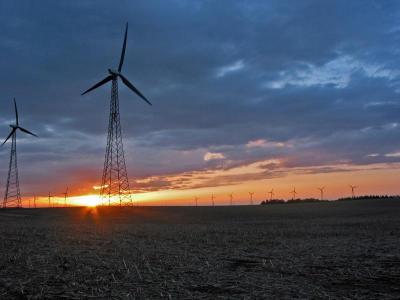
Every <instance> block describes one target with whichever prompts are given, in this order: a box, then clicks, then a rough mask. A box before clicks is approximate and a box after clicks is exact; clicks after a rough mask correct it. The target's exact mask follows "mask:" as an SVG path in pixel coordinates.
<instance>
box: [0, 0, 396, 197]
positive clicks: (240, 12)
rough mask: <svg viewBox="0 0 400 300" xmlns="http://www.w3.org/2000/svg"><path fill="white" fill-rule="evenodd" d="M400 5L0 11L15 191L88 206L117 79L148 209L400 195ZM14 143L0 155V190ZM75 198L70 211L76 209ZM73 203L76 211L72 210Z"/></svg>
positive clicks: (65, 6)
mask: <svg viewBox="0 0 400 300" xmlns="http://www.w3.org/2000/svg"><path fill="white" fill-rule="evenodd" d="M398 20H400V3H399V2H398V1H366V0H362V1H356V0H354V1H340V0H338V1H318V0H316V1H307V0H305V1H282V0H279V1H266V0H260V1H258V0H253V1H244V0H243V1H234V0H230V1H225V0H220V1H200V0H198V1H195V0H194V1H183V0H170V1H163V0H158V1H156V0H152V1H147V0H146V1H144V0H143V1H142V0H138V1H115V2H113V3H112V5H110V2H109V1H96V2H95V4H94V2H93V1H84V0H81V1H40V2H38V1H33V0H32V1H1V2H0V53H1V55H2V59H1V60H0V69H1V73H0V91H1V95H0V97H1V101H0V137H1V136H3V137H4V138H5V137H6V136H7V134H8V133H9V130H10V128H9V127H8V125H9V124H10V123H13V122H14V120H13V118H14V115H13V106H12V98H13V97H15V98H16V99H17V103H18V107H19V115H20V123H21V125H22V126H24V127H26V128H27V129H29V130H31V131H33V132H35V133H36V134H37V135H38V136H39V138H34V137H32V136H28V135H24V134H18V163H19V175H20V183H21V193H22V195H23V197H24V199H25V200H26V199H27V198H29V197H32V196H33V195H34V194H35V195H38V196H42V197H45V196H46V195H47V194H48V193H49V192H50V193H52V194H53V195H55V196H57V195H58V196H60V197H61V193H62V192H64V190H65V188H66V186H68V187H69V190H70V193H71V196H82V195H89V194H90V195H95V194H97V193H98V190H95V189H94V188H93V187H94V186H98V185H99V184H100V182H101V174H102V168H103V160H104V152H105V146H106V130H107V125H108V113H109V98H110V85H105V86H103V87H101V88H99V89H97V90H95V91H93V92H91V93H89V94H87V95H85V96H80V94H81V93H82V92H83V91H85V90H86V89H87V88H89V87H90V86H91V85H93V84H94V83H96V82H98V81H99V80H101V79H102V78H104V77H105V75H106V74H107V69H108V68H116V67H117V65H118V62H119V56H120V51H121V46H122V39H123V33H124V26H125V23H126V22H129V34H128V43H127V50H126V56H125V63H124V69H123V73H124V74H125V76H126V77H127V78H129V80H130V81H131V82H133V83H134V84H135V85H136V86H137V87H138V88H139V89H140V91H141V92H142V93H143V94H144V95H146V97H147V98H148V99H149V100H150V101H151V102H152V103H153V106H152V107H150V106H148V105H147V104H146V103H144V102H143V101H141V100H140V99H139V98H138V97H137V96H136V95H135V94H133V93H132V92H131V91H130V90H128V89H127V88H126V87H124V86H123V85H122V84H120V86H119V88H120V89H119V92H120V94H119V99H120V109H121V123H122V128H123V138H124V150H125V159H126V164H127V170H128V174H129V180H130V185H131V187H132V189H133V192H134V194H135V199H137V200H138V201H140V202H141V203H144V204H157V203H163V204H171V205H172V204H192V203H193V199H194V197H195V196H197V197H199V204H204V205H206V204H209V203H210V201H211V200H210V197H211V194H212V193H213V194H214V195H215V197H216V202H217V203H218V204H226V203H227V202H229V196H228V195H229V194H230V193H234V199H235V201H237V203H247V202H248V201H249V194H248V193H249V192H254V193H255V194H254V199H255V201H261V200H263V199H265V198H266V197H268V191H270V190H271V189H274V192H275V197H277V198H285V199H286V198H291V194H290V191H291V190H293V188H294V187H296V190H297V191H298V195H297V196H298V197H301V198H305V197H319V191H318V190H317V187H321V186H325V187H326V191H325V197H326V198H328V199H334V198H337V197H344V196H349V194H350V188H349V184H353V185H357V186H358V188H357V190H356V192H357V193H358V194H399V193H400V190H399V186H398V178H399V175H400V169H399V168H400V121H399V116H400V102H399V94H400V68H399V67H400V52H399V51H400V47H399V46H400V23H399V21H398ZM9 151H10V143H7V144H5V145H4V146H3V147H2V148H1V149H0V186H1V188H0V193H1V194H3V193H4V190H5V183H6V175H7V170H8V159H9ZM77 201H78V200H77ZM78 202H79V201H78Z"/></svg>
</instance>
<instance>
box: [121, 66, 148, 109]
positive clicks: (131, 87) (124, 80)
mask: <svg viewBox="0 0 400 300" xmlns="http://www.w3.org/2000/svg"><path fill="white" fill-rule="evenodd" d="M118 76H119V77H121V79H122V81H123V82H124V83H125V85H126V86H127V87H128V88H130V89H131V90H132V91H133V92H135V93H136V95H138V96H139V97H140V98H142V99H143V100H144V101H146V102H147V104H149V105H152V104H151V103H150V101H149V100H147V98H146V97H145V96H144V95H143V94H142V93H141V92H140V91H139V90H138V89H137V88H135V87H134V86H133V84H132V83H130V82H129V80H128V79H126V78H125V77H124V76H123V75H122V74H119V75H118Z"/></svg>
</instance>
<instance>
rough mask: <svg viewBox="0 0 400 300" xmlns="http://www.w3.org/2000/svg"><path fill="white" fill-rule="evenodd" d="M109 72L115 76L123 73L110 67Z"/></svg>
mask: <svg viewBox="0 0 400 300" xmlns="http://www.w3.org/2000/svg"><path fill="white" fill-rule="evenodd" d="M108 73H110V75H113V76H115V77H117V76H118V75H120V74H121V73H120V72H119V71H118V70H113V69H108Z"/></svg>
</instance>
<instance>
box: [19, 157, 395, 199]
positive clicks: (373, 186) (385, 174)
mask: <svg viewBox="0 0 400 300" xmlns="http://www.w3.org/2000/svg"><path fill="white" fill-rule="evenodd" d="M267 162H268V163H275V164H279V162H278V161H272V160H270V161H267ZM261 164H265V162H258V163H254V164H250V165H248V166H240V167H237V168H233V169H229V170H215V171H207V172H206V173H204V174H203V173H201V172H196V173H193V176H192V177H191V179H190V180H191V182H190V184H191V186H192V187H189V188H187V189H179V188H177V189H168V190H160V191H150V192H142V193H135V194H132V200H133V204H134V205H135V204H136V205H152V206H157V205H162V206H164V205H189V206H193V205H195V197H197V198H198V200H197V202H198V205H211V204H212V201H211V195H212V194H214V196H215V204H216V205H229V204H230V197H229V195H230V194H231V193H233V203H234V204H236V205H239V204H249V202H250V201H249V200H250V199H249V192H254V197H253V200H254V204H257V203H260V202H261V201H263V200H266V199H269V195H268V192H269V191H270V190H271V189H274V198H275V199H291V198H292V195H291V194H290V192H291V191H292V190H293V188H294V187H295V188H296V191H297V192H298V194H297V197H299V198H303V199H304V198H319V197H320V192H319V190H318V189H317V188H318V187H321V186H325V187H326V188H325V191H324V198H325V200H333V199H337V198H341V197H349V196H350V195H351V191H350V188H349V185H350V184H352V185H356V186H358V188H357V189H356V191H355V193H356V196H357V195H373V194H374V195H378V194H380V195H383V194H387V195H398V194H400V189H399V188H398V178H399V175H400V164H375V165H369V166H354V165H345V164H344V165H337V166H334V167H335V168H337V169H334V170H333V171H327V172H323V171H322V172H319V173H314V172H313V170H315V168H312V167H311V168H304V169H286V170H284V171H285V173H283V174H282V175H280V176H276V177H274V176H270V177H267V176H266V177H265V178H263V177H262V176H261V177H259V176H258V174H261V175H262V173H261V172H263V171H264V169H260V168H259V165H261ZM320 167H331V166H320ZM336 170H337V171H336ZM242 175H243V176H244V177H243V178H244V179H245V180H243V181H238V182H233V183H230V182H229V181H227V180H226V179H227V178H230V177H229V176H242ZM182 176H183V175H182ZM253 176H254V179H253ZM176 178H178V179H179V175H173V176H171V177H169V178H168V179H169V180H174V179H176ZM240 178H242V177H240ZM137 182H139V181H137ZM142 182H151V180H150V179H146V178H145V179H143V180H142ZM204 183H209V184H210V185H211V186H212V184H215V187H210V186H207V185H204ZM82 184H83V183H82ZM203 185H204V186H203ZM90 186H91V187H93V185H90ZM95 193H96V194H97V193H98V190H96V191H95ZM96 194H93V193H88V194H84V195H75V196H70V197H68V198H67V202H68V203H67V206H89V207H93V206H96V205H100V204H101V199H100V196H99V195H98V194H97V195H96ZM32 198H33V197H30V198H29V197H24V199H23V206H24V207H28V205H29V204H28V201H29V200H30V202H31V207H33V200H32ZM50 205H51V206H52V207H62V206H64V197H52V199H51V204H50ZM115 205H118V204H117V203H115ZM48 206H49V202H48V197H46V196H42V197H37V207H48Z"/></svg>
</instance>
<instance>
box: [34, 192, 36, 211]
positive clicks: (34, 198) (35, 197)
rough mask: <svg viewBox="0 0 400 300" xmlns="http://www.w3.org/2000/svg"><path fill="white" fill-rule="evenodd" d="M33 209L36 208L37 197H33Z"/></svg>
mask: <svg viewBox="0 0 400 300" xmlns="http://www.w3.org/2000/svg"><path fill="white" fill-rule="evenodd" d="M33 207H34V208H36V195H33Z"/></svg>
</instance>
